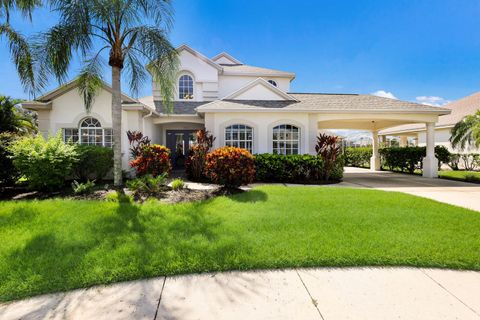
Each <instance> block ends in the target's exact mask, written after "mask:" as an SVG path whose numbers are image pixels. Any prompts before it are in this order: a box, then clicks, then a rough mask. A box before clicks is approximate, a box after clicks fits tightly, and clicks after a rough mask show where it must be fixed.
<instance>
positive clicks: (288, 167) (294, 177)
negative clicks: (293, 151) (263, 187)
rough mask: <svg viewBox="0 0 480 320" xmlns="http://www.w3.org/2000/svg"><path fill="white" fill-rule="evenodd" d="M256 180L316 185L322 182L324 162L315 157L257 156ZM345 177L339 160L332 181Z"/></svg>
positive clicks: (331, 174)
mask: <svg viewBox="0 0 480 320" xmlns="http://www.w3.org/2000/svg"><path fill="white" fill-rule="evenodd" d="M255 168H256V180H257V181H262V182H287V183H316V182H321V180H322V179H321V177H322V173H323V160H322V159H321V158H320V157H319V156H313V155H307V154H305V155H279V154H270V153H265V154H259V155H256V156H255ZM342 177H343V160H342V159H339V160H338V161H337V162H336V165H335V167H334V169H333V170H332V172H331V173H330V180H331V181H339V180H341V179H342Z"/></svg>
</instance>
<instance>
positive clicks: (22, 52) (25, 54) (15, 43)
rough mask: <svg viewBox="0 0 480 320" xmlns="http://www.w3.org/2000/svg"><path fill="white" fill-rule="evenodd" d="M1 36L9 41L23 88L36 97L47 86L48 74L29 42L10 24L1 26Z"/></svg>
mask: <svg viewBox="0 0 480 320" xmlns="http://www.w3.org/2000/svg"><path fill="white" fill-rule="evenodd" d="M0 36H5V37H6V38H7V39H8V43H9V46H10V55H11V58H12V60H13V63H14V64H15V67H16V69H17V73H18V75H19V78H20V81H21V83H22V86H23V88H24V89H25V91H27V92H28V93H29V94H31V95H33V96H35V94H36V93H38V92H40V90H41V89H43V88H44V87H45V84H46V80H47V77H46V74H45V72H44V69H43V68H41V63H40V62H39V61H37V59H36V57H35V56H34V54H33V52H32V48H31V47H30V46H29V42H28V41H27V39H26V38H24V37H23V36H22V35H21V34H20V33H18V32H16V31H15V30H13V29H12V28H11V26H10V25H9V24H1V25H0Z"/></svg>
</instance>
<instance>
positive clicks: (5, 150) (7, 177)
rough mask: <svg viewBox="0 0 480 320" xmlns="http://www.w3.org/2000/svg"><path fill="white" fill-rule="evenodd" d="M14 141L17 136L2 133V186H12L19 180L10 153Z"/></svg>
mask: <svg viewBox="0 0 480 320" xmlns="http://www.w3.org/2000/svg"><path fill="white" fill-rule="evenodd" d="M14 139H15V135H14V134H12V133H9V132H4V133H0V168H1V169H0V186H2V185H11V184H13V183H14V182H15V181H16V180H17V179H18V178H19V173H18V171H17V169H16V168H15V166H14V165H13V160H12V152H11V151H10V145H11V144H12V143H13V142H14Z"/></svg>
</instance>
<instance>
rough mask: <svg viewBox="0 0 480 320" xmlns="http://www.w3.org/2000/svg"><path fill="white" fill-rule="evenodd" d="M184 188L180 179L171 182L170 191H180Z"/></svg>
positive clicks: (183, 183)
mask: <svg viewBox="0 0 480 320" xmlns="http://www.w3.org/2000/svg"><path fill="white" fill-rule="evenodd" d="M183 188H185V182H183V180H182V179H175V180H173V181H172V189H173V190H175V191H177V190H182V189H183Z"/></svg>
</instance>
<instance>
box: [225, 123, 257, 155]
mask: <svg viewBox="0 0 480 320" xmlns="http://www.w3.org/2000/svg"><path fill="white" fill-rule="evenodd" d="M233 126H245V128H249V129H250V130H251V131H252V139H251V140H232V139H230V140H227V129H228V128H230V127H233ZM227 142H245V143H246V142H251V148H250V149H251V150H248V149H247V148H245V150H248V152H250V153H252V154H253V152H254V150H255V128H254V127H253V126H251V125H248V124H244V123H232V124H229V125H227V126H225V127H224V128H223V145H224V146H228V145H227Z"/></svg>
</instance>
